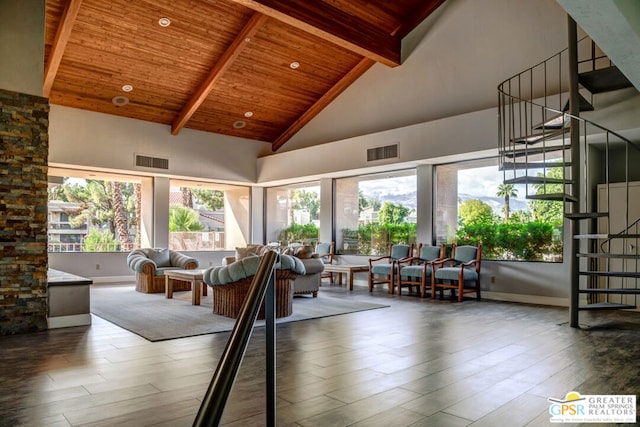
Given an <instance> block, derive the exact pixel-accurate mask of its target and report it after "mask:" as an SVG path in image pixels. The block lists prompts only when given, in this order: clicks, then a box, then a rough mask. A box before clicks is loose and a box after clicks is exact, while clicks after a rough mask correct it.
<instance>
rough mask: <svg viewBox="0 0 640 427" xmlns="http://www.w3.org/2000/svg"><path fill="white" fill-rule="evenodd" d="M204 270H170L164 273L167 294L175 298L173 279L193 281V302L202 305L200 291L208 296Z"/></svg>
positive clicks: (168, 296)
mask: <svg viewBox="0 0 640 427" xmlns="http://www.w3.org/2000/svg"><path fill="white" fill-rule="evenodd" d="M202 273H204V270H169V271H167V272H165V273H164V280H165V287H164V290H165V296H166V297H167V298H169V299H170V298H173V281H174V280H182V281H184V282H189V283H191V304H192V305H200V292H201V290H202V295H203V296H205V297H206V296H207V287H206V286H205V285H203V283H202Z"/></svg>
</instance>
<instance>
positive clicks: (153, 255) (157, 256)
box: [147, 249, 171, 267]
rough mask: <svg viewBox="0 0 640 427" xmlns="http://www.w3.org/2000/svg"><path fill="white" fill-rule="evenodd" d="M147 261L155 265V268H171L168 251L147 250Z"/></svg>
mask: <svg viewBox="0 0 640 427" xmlns="http://www.w3.org/2000/svg"><path fill="white" fill-rule="evenodd" d="M147 255H148V256H149V259H150V260H151V261H153V262H155V263H156V266H157V267H171V254H170V253H169V249H149V250H148V251H147Z"/></svg>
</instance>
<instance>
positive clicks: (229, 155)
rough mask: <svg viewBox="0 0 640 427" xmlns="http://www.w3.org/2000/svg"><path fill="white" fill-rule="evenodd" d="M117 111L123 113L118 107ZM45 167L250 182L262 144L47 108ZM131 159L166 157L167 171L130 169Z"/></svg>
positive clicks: (88, 112)
mask: <svg viewBox="0 0 640 427" xmlns="http://www.w3.org/2000/svg"><path fill="white" fill-rule="evenodd" d="M122 108H126V106H125V107H122ZM49 143H50V151H49V163H50V164H52V165H55V166H71V165H72V166H73V167H75V168H78V167H86V168H101V169H106V170H111V171H119V172H132V171H133V172H135V173H136V174H142V175H154V174H156V175H161V176H169V177H181V178H184V179H196V180H209V181H211V180H215V181H217V182H223V183H233V184H245V185H246V184H251V183H253V182H255V178H256V169H255V158H256V156H257V153H258V151H259V150H260V148H261V147H262V146H263V145H264V144H265V143H264V142H259V141H253V140H248V139H241V138H234V137H229V136H225V135H217V134H212V133H207V132H200V131H195V130H191V129H183V130H182V131H181V132H180V134H179V135H177V136H173V135H171V131H170V126H168V125H162V124H158V123H150V122H144V121H141V120H134V119H129V118H125V117H119V116H112V115H109V114H102V113H95V112H91V111H83V110H78V109H75V108H69V107H63V106H59V105H52V106H51V113H50V116H49ZM135 154H144V155H150V156H154V157H161V158H168V159H169V169H168V170H158V169H151V168H143V167H136V166H134V156H135Z"/></svg>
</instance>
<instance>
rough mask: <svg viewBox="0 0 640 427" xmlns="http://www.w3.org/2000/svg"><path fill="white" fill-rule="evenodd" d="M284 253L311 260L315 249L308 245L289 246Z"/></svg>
mask: <svg viewBox="0 0 640 427" xmlns="http://www.w3.org/2000/svg"><path fill="white" fill-rule="evenodd" d="M283 253H284V254H286V255H291V256H294V257H297V258H300V259H309V258H312V257H313V248H312V247H311V246H308V245H298V246H289V247H287V248H286V249H285V250H284V252H283Z"/></svg>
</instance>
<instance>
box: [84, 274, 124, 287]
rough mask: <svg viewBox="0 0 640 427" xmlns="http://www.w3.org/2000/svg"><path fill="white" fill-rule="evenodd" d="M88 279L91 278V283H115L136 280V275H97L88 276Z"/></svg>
mask: <svg viewBox="0 0 640 427" xmlns="http://www.w3.org/2000/svg"><path fill="white" fill-rule="evenodd" d="M89 279H91V280H93V284H94V285H95V284H97V283H98V284H99V283H116V282H129V283H133V282H135V281H136V276H97V277H89Z"/></svg>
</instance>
